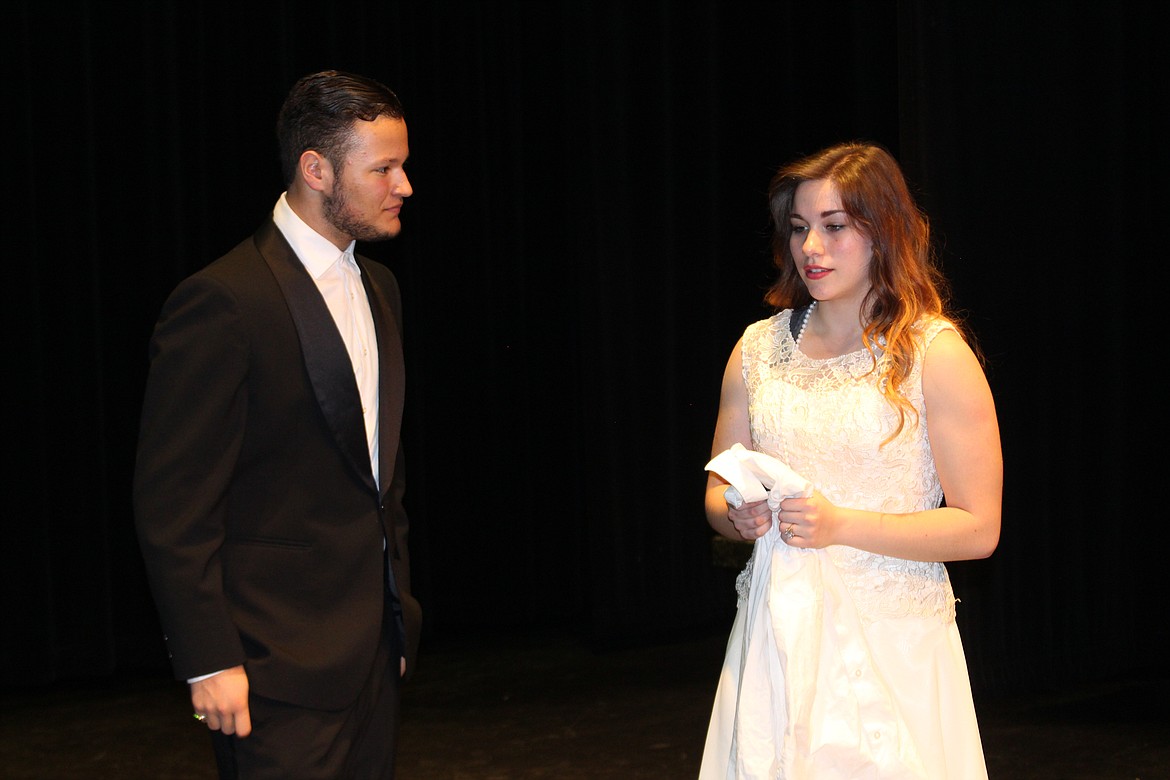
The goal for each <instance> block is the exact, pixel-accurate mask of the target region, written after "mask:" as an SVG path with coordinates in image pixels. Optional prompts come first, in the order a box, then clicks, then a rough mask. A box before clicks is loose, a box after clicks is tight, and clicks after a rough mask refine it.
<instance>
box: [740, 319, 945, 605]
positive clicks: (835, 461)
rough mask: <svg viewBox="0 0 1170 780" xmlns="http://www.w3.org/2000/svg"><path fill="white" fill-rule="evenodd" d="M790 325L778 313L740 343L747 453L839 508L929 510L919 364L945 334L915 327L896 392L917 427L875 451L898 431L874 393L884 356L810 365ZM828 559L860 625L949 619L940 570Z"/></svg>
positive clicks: (931, 478)
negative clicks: (907, 366)
mask: <svg viewBox="0 0 1170 780" xmlns="http://www.w3.org/2000/svg"><path fill="white" fill-rule="evenodd" d="M791 317H792V310H785V311H782V312H780V313H779V314H776V315H775V316H773V317H771V318H769V319H767V320H761V321H760V322H756V323H754V324H752V325H750V326H748V328H747V330H746V331H745V333H744V338H743V355H742V357H743V375H744V381H745V383H746V385H747V391H748V411H749V416H750V419H751V432H752V444H753V447H754V448H755V449H757V450H759V451H760V452H765V453H767V454H769V455H773V456H775V457H777V458H780V459H781V460H784V461H785V462H786V463H788V465H789V466H791V467H792V468H793V469H794V470H795V471H796V472H797V473H799V474H801V475H802V476H804V477H806V478H808V479H809V480H811V481H812V483H813V484H814V485H815V486H816V488H817V490H819V491H820V492H821V493H822V494H824V495H825V497H826V498H828V499H829V500H830V501H832V502H833V503H835V504H837V505H838V506H843V507H850V508H855V509H866V510H871V511H875V512H891V513H904V512H916V511H922V510H926V509H933V508H935V507H938V506H939V505H940V504H941V502H942V487H941V485H940V484H939V480H938V472H937V471H936V470H935V466H934V460H933V458H932V456H931V452H930V442H929V440H928V438H927V410H926V407H925V403H924V401H923V397H922V360H921V354H923V353H924V352H925V349H926V348H927V347H928V346H929V345H930V343H931V341H933V340H934V338H935V337H936V336H937V335H938V334H939V333H941V332H942V331H943V330H947V329H953V326H952V325H951V324H950V323H949V322H947V321H946V320H941V319H934V320H925V321H922V322H920V323H918V325H916V329H917V331H918V334H919V337H920V340H919V344H920V347H919V359H918V360H917V361H916V362H915V365H914V368H913V369H912V371H911V373H910V376H909V377H907V379H906V381H905V382H904V383H903V386H902V390H903V392H904V393H905V394H906V397H907V399H908V400H909V401H910V403H911V405H912V406H913V407H914V409H915V410H916V411H917V413H918V419H917V420H915V419H914V415H911V414H907V415H906V420H905V425H904V427H903V429H902V431H901V433H899V434H898V436H897V437H895V438H894V439H893V440H891V441H889V442H888V443H886V444H885V445H882V442H883V441H885V440H886V439H887V438H888V437H889V436H890V434H892V433H893V432H894V431H895V430H896V429H897V427H898V421H899V415H898V411H897V410H896V409H895V408H894V407H893V406H892V405H891V404H890V403H889V402H888V401H887V400H886V399H885V397H884V396H883V395H882V394H881V392H880V391H879V388H878V381H877V377H878V374H879V373H880V369H881V362H882V361H883V360H884V359H885V358H884V356H883V355H882V354H881V353H880V351H877V352H875V353H871V352H870V351H868V350H864V349H863V350H859V351H857V352H852V353H849V354H847V355H841V356H840V357H835V358H828V359H825V360H815V359H812V358H809V357H807V356H806V355H805V354H804V353H803V352H801V351H800V349H799V348H797V346H796V344H795V342H794V340H793V338H792V334H791V332H790V330H789V320H790V318H791ZM875 364H876V369H875ZM828 553H829V555H830V557H831V559H832V560H833V562H834V563H835V564H836V566H837V568H838V569H839V570H840V572H841V574H842V576H843V578H844V580H845V583H846V585H847V587H848V588H849V591H850V593H851V595H852V596H853V598H854V599H855V601H856V604H857V608H858V610H859V611H860V613H861V615H862V617H863V619H866V620H878V619H882V618H887V617H901V616H905V615H922V616H938V617H941V618H943V619H948V620H951V619H954V603H955V598H954V594H953V592H952V591H951V586H950V581H949V579H948V577H947V572H946V568H945V567H944V566H943V565H942V564H941V563H930V562H921V561H907V560H902V559H900V558H891V557H887V556H884V555H875V554H873V553H868V552H863V551H861V550H856V549H853V548H851V547H843V546H835V547H831V548H829V549H828ZM749 566H750V564H749ZM740 576H741V577H742V576H743V575H740ZM738 585H739V581H738V580H737V589H738ZM743 592H744V591H742V590H740V594H741V598H742V594H743Z"/></svg>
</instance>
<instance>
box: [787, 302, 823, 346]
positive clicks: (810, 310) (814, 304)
mask: <svg viewBox="0 0 1170 780" xmlns="http://www.w3.org/2000/svg"><path fill="white" fill-rule="evenodd" d="M817 303H818V301H817V299H816V298H813V302H812V303H810V304H809V305H808V309H806V310H805V312H804V319H803V320H801V321H800V330H798V331H796V342H795V343H794V344H793V345H792V348H793V349H796V348H797V347H799V346H800V339H801V338H802V337H803V336H804V329H805V328H807V327H808V321H809V318H810V317H812V313H813V310H814V309H816V308H817Z"/></svg>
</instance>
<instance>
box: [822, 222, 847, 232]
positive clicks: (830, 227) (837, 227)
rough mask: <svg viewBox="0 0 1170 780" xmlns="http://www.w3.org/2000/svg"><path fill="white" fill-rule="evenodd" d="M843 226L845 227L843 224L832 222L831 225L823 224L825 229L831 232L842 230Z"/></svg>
mask: <svg viewBox="0 0 1170 780" xmlns="http://www.w3.org/2000/svg"><path fill="white" fill-rule="evenodd" d="M845 227H846V226H845V225H839V224H836V223H834V224H832V225H825V230H828V231H829V232H831V233H836V232H838V231H841V230H844V229H845Z"/></svg>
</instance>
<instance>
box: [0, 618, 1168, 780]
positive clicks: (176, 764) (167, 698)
mask: <svg viewBox="0 0 1170 780" xmlns="http://www.w3.org/2000/svg"><path fill="white" fill-rule="evenodd" d="M722 652H723V639H722V637H720V636H715V635H712V636H704V637H700V638H698V639H695V640H693V641H688V642H684V643H673V644H664V645H656V646H653V647H642V648H637V649H625V650H618V651H610V652H595V651H591V650H589V649H588V648H586V647H584V646H583V645H582V644H581V643H580V642H577V641H575V640H573V639H571V638H565V637H559V636H548V635H540V636H536V637H524V638H521V637H508V638H499V637H496V638H491V639H483V640H480V641H471V640H462V641H459V642H448V643H440V644H436V645H434V646H431V647H424V655H423V659H422V661H421V663H420V665H419V668H418V671H417V674H416V675H415V677H414V679H413V680H412V681H411V683H410V685H409V686H408V688H407V689H406V693H405V698H404V703H403V730H402V737H401V747H400V751H399V762H400V763H399V774H398V776H399V778H400V780H527V779H528V778H547V779H549V780H608V779H610V778H612V779H613V780H643V779H645V780H687V779H688V778H694V777H695V775H696V774H697V771H698V765H699V759H700V753H701V751H702V745H703V739H704V736H705V733H706V727H707V717H708V714H709V710H710V706H711V699H712V696H713V694H714V686H715V680H716V678H717V676H718V671H719V665H720V661H721V658H722ZM1168 704H1170V680H1130V681H1125V682H1116V681H1115V682H1111V683H1108V684H1104V683H1103V684H1101V685H1098V686H1095V687H1091V688H1084V689H1081V690H1076V691H1069V692H1065V693H1062V694H1059V695H1058V694H1053V695H1048V696H1038V697H1030V698H1027V699H1005V700H1002V701H991V702H977V706H978V709H979V717H980V723H981V727H982V734H983V742H984V750H985V753H986V756H987V763H988V769H989V772H990V776H991V778H992V780H1016V779H1017V778H1019V779H1020V780H1025V779H1026V780H1090V779H1091V780H1109V779H1110V778H1117V780H1135V779H1137V780H1165V779H1166V778H1170V716H1168V714H1167V713H1168V710H1170V707H1168ZM189 711H190V708H189V705H188V703H187V701H186V691H185V689H184V687H183V686H181V685H179V684H177V683H174V682H172V681H170V680H167V679H164V678H162V677H161V676H143V675H140V676H133V677H126V678H118V679H110V680H104V681H100V682H87V683H78V684H71V685H66V684H61V685H57V686H54V688H53V689H51V690H38V691H8V692H6V693H4V694H3V696H0V774H2V775H3V776H4V777H5V778H7V780H21V779H23V778H38V779H42V778H43V779H48V780H68V779H69V778H85V779H86V780H99V779H100V778H118V779H119V780H133V779H134V778H149V779H150V780H168V779H170V780H206V779H210V778H214V777H215V772H214V769H213V766H212V763H213V762H212V758H211V749H210V744H209V741H208V739H207V736H206V733H205V731H204V729H203V728H202V727H201V726H200V725H199V724H198V723H196V722H195V721H194V720H193V719H192V718H191V716H190V714H189Z"/></svg>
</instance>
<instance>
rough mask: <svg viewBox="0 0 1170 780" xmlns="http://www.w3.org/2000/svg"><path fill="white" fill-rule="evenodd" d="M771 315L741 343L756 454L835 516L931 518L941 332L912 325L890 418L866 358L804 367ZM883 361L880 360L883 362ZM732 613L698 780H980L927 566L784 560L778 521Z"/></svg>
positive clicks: (946, 600) (943, 575) (805, 556)
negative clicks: (927, 394) (926, 362)
mask: <svg viewBox="0 0 1170 780" xmlns="http://www.w3.org/2000/svg"><path fill="white" fill-rule="evenodd" d="M801 315H802V311H797V312H795V313H794V312H793V310H785V311H782V312H780V313H779V314H776V315H775V316H773V317H771V318H769V319H767V320H762V321H760V322H757V323H754V324H752V325H750V326H749V327H748V328H747V330H746V331H745V333H744V338H743V346H742V357H743V375H744V380H745V382H746V385H747V391H748V405H749V416H750V422H751V435H752V445H753V449H755V450H757V451H758V452H762V453H765V454H767V455H770V456H772V457H774V458H776V459H778V460H780V461H782V462H784V463H786V464H787V465H788V466H789V467H791V468H792V469H793V470H794V471H795V472H797V473H798V474H799V475H800V476H802V477H804V478H805V479H807V480H809V481H810V482H811V483H812V485H813V486H815V488H816V489H817V490H819V491H820V492H821V493H822V494H823V495H824V496H825V497H826V498H827V499H828V500H829V501H832V502H833V503H834V504H836V505H838V506H842V507H850V508H856V509H866V510H872V511H880V512H891V513H904V512H915V511H921V510H928V509H933V508H936V507H938V506H940V505H941V502H942V488H941V486H940V484H939V479H938V473H937V471H936V470H935V465H934V460H933V458H932V455H931V450H930V443H929V441H928V439H927V410H926V408H925V404H924V401H923V396H922V359H921V358H922V355H923V354H925V350H926V348H927V347H928V346H929V345H930V343H931V341H933V339H934V338H935V337H936V336H937V335H938V334H939V333H941V332H942V331H943V330H946V329H953V326H952V325H951V324H950V323H948V322H947V321H945V320H940V319H935V320H928V321H922V322H920V323H918V325H917V327H916V330H917V332H918V335H919V345H920V349H919V355H918V359H917V360H916V361H915V365H914V368H913V371H912V373H911V374H910V376H909V377H908V378H907V380H906V381H905V382H904V383H903V385H902V391H903V393H904V394H905V395H906V396H907V398H908V399H909V401H910V402H911V403H912V405H913V406H914V409H915V410H917V412H918V420H917V421H915V419H914V416H913V415H910V414H907V416H906V422H905V426H904V428H903V430H902V432H901V433H900V434H899V435H898V436H897V437H896V438H895V439H893V440H892V441H890V442H888V443H887V444H885V445H884V446H881V443H882V442H883V441H884V440H885V439H886V438H887V437H888V436H889V435H890V434H891V433H893V431H894V430H895V429H896V428H897V425H898V419H899V418H898V413H897V411H896V410H895V409H894V408H893V407H892V406H891V405H890V404H889V402H888V401H886V400H885V398H884V397H883V396H882V394H881V393H880V392H879V389H878V385H877V380H876V375H877V374H876V372H873V371H872V368H873V359H872V358H871V356H870V353H869V352H868V351H866V350H861V351H859V352H854V353H851V354H847V355H842V356H840V357H836V358H829V359H826V360H814V359H811V358H808V357H806V356H805V355H804V354H803V353H802V352H801V351H800V350H799V348H797V346H796V343H795V340H794V338H793V336H792V330H793V328H792V317H793V316H797V317H799V316H801ZM879 359H880V358H879ZM737 590H738V591H739V607H738V611H737V615H736V619H735V623H734V625H733V627H732V632H731V637H730V639H729V641H728V646H727V655H726V658H725V661H724V668H723V672H722V676H721V678H720V683H719V688H718V691H717V693H716V697H715V705H714V708H713V710H712V715H711V723H710V726H709V730H708V734H707V742H706V746H705V749H704V753H703V762H702V768H701V769H700V775H699V776H700V780H756V779H757V778H759V779H760V780H763V779H764V778H767V779H768V780H774V779H780V778H783V779H784V780H834V779H836V778H840V780H866V779H868V778H874V779H876V778H883V779H885V778H907V779H910V778H913V779H914V780H954V779H955V778H959V779H962V780H967V779H969V778H978V779H980V780H983V779H985V778H986V777H987V770H986V766H985V763H984V759H983V749H982V745H981V743H980V739H979V729H978V724H977V722H976V718H975V707H974V703H973V701H972V697H971V685H970V681H969V678H968V674H967V664H966V659H965V658H964V655H963V647H962V644H961V642H960V639H959V632H958V628H957V626H956V624H955V597H954V594H953V592H952V590H951V584H950V580H949V578H948V576H947V571H946V568H945V567H944V566H943V565H942V564H941V563H928V562H919V561H908V560H902V559H900V558H891V557H887V556H883V555H876V554H873V553H868V552H864V551H861V550H857V549H854V548H851V547H845V546H830V547H827V548H824V549H821V550H801V549H798V548H794V547H788V545H786V544H785V543H784V542H783V541H782V540H781V539H780V536H779V532H778V530H777V528H776V523H773V526H772V528H771V529H770V530H769V531H768V533H767V534H766V535H765V536H763V537H761V538H760V539H759V540H757V542H756V543H755V547H754V549H753V553H752V558H751V560H749V562H748V565H747V568H746V569H745V570H744V572H743V573H742V574H741V575H740V576H739V578H738V581H737Z"/></svg>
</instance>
